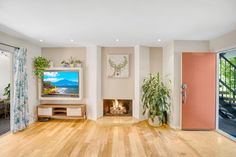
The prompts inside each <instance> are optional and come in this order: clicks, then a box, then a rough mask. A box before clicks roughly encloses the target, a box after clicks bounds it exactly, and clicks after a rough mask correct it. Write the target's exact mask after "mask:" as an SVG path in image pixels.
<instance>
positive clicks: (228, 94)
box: [218, 50, 236, 138]
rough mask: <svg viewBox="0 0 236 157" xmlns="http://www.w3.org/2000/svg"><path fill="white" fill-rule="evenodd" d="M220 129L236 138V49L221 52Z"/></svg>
mask: <svg viewBox="0 0 236 157" xmlns="http://www.w3.org/2000/svg"><path fill="white" fill-rule="evenodd" d="M218 63H219V66H218V67H219V107H218V129H219V130H221V131H223V132H225V133H226V134H228V135H230V136H232V137H233V138H236V50H232V51H227V52H222V53H220V54H219V62H218Z"/></svg>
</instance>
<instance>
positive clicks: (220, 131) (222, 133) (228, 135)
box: [216, 129, 236, 142]
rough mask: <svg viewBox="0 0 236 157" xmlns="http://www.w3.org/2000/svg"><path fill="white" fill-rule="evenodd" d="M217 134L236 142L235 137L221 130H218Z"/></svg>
mask: <svg viewBox="0 0 236 157" xmlns="http://www.w3.org/2000/svg"><path fill="white" fill-rule="evenodd" d="M216 132H217V133H219V134H221V135H223V136H225V137H227V138H229V139H231V140H233V141H235V142H236V137H233V136H231V135H230V134H227V133H226V132H224V131H222V130H220V129H216Z"/></svg>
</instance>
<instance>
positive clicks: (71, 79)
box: [41, 71, 81, 98]
mask: <svg viewBox="0 0 236 157" xmlns="http://www.w3.org/2000/svg"><path fill="white" fill-rule="evenodd" d="M79 77H80V72H79V71H45V72H44V73H43V78H42V91H41V97H72V98H79V97H80V94H81V93H80V92H81V91H80V79H79Z"/></svg>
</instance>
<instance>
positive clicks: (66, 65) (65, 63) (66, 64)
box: [61, 60, 69, 67]
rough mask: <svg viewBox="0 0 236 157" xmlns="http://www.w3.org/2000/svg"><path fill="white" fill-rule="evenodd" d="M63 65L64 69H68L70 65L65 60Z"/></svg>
mask: <svg viewBox="0 0 236 157" xmlns="http://www.w3.org/2000/svg"><path fill="white" fill-rule="evenodd" d="M61 64H62V65H63V67H68V66H69V63H68V62H67V61H65V60H63V61H62V62H61Z"/></svg>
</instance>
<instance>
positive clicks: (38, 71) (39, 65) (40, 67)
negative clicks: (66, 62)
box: [33, 57, 50, 78]
mask: <svg viewBox="0 0 236 157" xmlns="http://www.w3.org/2000/svg"><path fill="white" fill-rule="evenodd" d="M33 66H34V74H35V75H36V76H37V77H38V78H42V76H43V72H44V70H45V69H47V68H49V67H50V60H48V59H46V58H44V57H35V58H34V59H33Z"/></svg>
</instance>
